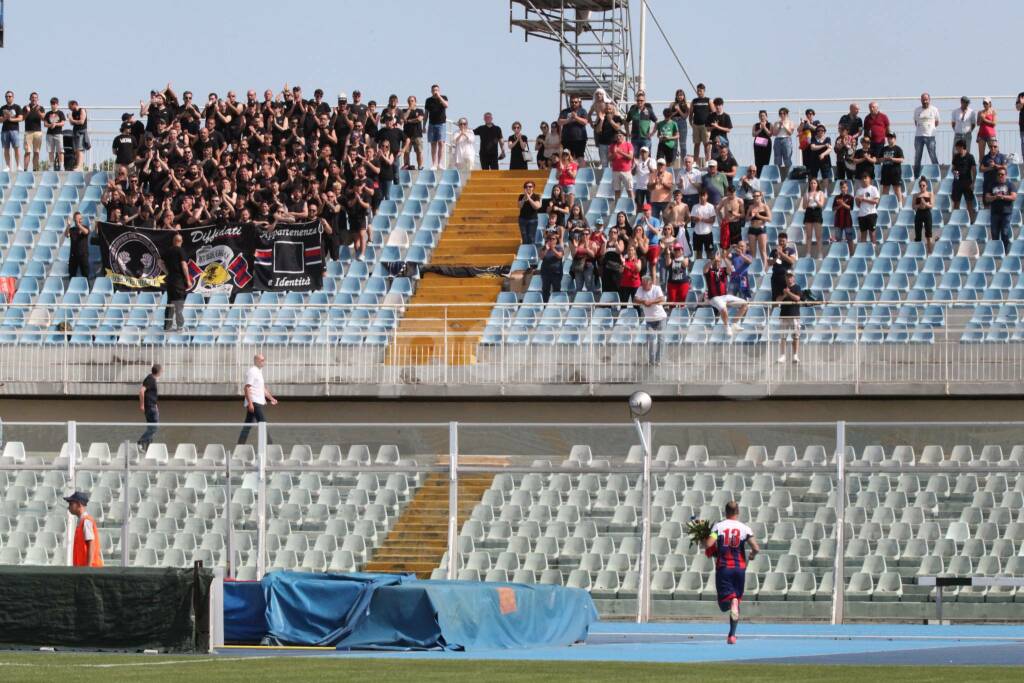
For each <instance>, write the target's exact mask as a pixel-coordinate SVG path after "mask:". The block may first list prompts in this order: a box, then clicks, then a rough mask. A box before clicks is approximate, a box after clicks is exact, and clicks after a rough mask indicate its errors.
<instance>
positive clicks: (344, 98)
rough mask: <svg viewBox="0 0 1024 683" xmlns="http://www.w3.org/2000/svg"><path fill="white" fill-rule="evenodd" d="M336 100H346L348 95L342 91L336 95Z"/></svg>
mask: <svg viewBox="0 0 1024 683" xmlns="http://www.w3.org/2000/svg"><path fill="white" fill-rule="evenodd" d="M338 99H339V100H347V99H348V93H347V92H345V91H344V90H342V91H341V92H340V93H338Z"/></svg>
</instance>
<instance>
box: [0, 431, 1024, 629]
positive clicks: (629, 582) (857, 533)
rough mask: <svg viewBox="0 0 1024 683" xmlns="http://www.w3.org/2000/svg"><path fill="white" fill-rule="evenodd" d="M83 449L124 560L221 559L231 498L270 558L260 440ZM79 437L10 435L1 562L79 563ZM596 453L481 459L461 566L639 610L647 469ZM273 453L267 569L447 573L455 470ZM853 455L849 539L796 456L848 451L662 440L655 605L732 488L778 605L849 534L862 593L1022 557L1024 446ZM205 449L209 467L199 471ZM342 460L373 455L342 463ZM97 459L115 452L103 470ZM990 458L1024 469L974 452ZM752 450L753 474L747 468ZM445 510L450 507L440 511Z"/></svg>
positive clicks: (692, 560)
mask: <svg viewBox="0 0 1024 683" xmlns="http://www.w3.org/2000/svg"><path fill="white" fill-rule="evenodd" d="M79 449H80V451H81V456H82V457H81V459H80V460H79V467H80V468H81V469H80V471H79V472H78V474H77V475H76V481H75V482H74V483H75V486H76V487H78V488H85V489H88V490H91V491H92V502H91V503H90V509H91V510H92V511H93V513H94V514H95V515H96V516H97V518H98V519H99V520H101V521H100V527H101V533H102V538H103V543H104V547H103V554H104V558H105V560H106V561H107V562H108V563H109V564H114V565H116V564H119V563H120V561H121V558H122V556H124V557H125V561H126V562H127V563H128V564H129V566H175V567H183V566H188V565H189V564H190V563H191V562H192V561H193V560H203V561H204V562H207V563H211V562H212V563H215V564H223V563H225V562H226V560H227V558H226V549H227V546H228V541H227V535H228V531H229V530H228V527H227V522H226V507H228V506H230V508H231V516H232V518H233V520H234V523H233V528H232V530H231V531H232V533H233V541H232V542H233V545H234V552H235V557H234V562H235V567H236V572H237V575H238V576H239V578H252V577H254V576H255V572H256V567H257V560H256V554H257V553H256V546H257V538H256V528H257V510H256V507H257V501H258V495H259V486H258V478H257V477H258V475H257V473H256V472H255V471H254V470H253V458H254V451H253V449H252V447H250V446H239V447H236V448H234V450H226V449H225V448H224V447H223V446H221V445H219V444H206V445H204V444H191V443H179V444H177V445H176V446H174V448H173V449H170V448H168V446H167V445H165V444H162V443H154V444H152V445H151V446H150V447H149V449H148V450H147V451H146V453H145V454H144V457H143V458H137V457H136V453H135V451H134V448H133V447H129V451H128V457H129V460H130V463H131V464H132V466H142V467H144V468H149V469H150V471H134V472H131V474H130V475H129V480H128V485H127V487H125V486H123V484H122V476H123V475H122V472H121V471H119V469H120V467H121V466H122V465H123V458H124V452H121V451H118V449H112V448H111V447H110V445H108V444H107V443H103V442H96V443H91V444H89V445H88V446H87V447H86V448H85V449H84V451H82V450H81V447H79ZM70 452H71V451H70V449H69V448H68V447H67V446H66V445H65V446H64V448H63V449H62V453H61V454H60V455H59V456H57V457H56V459H53V458H54V454H45V455H44V454H41V453H36V452H32V451H30V450H26V448H25V445H24V444H23V443H21V442H16V441H10V442H7V443H6V444H5V446H4V449H3V455H2V456H0V466H6V465H20V466H21V467H22V469H20V470H17V471H12V470H5V471H0V501H2V513H0V558H2V561H3V562H4V563H5V564H29V565H31V564H54V565H61V564H64V563H65V561H66V558H65V545H64V544H65V533H66V525H67V515H66V514H65V513H64V512H63V511H62V509H61V505H60V497H61V496H62V495H63V492H65V491H67V490H69V489H70V488H71V486H70V484H71V482H69V481H68V479H67V475H66V471H62V470H60V469H54V468H55V467H56V468H60V467H66V463H67V459H68V455H69V454H70ZM594 452H601V447H600V446H599V445H597V444H594V445H593V446H591V445H586V444H578V445H576V446H573V447H572V449H571V451H570V453H569V454H568V456H567V457H565V459H564V460H561V461H558V460H550V459H549V460H538V461H534V463H533V465H532V469H534V470H535V472H532V473H529V474H508V473H498V474H493V475H490V474H489V475H479V476H477V475H473V479H472V480H471V481H470V482H468V483H463V485H461V486H460V497H461V502H460V511H461V515H460V520H459V523H460V526H459V535H458V538H457V541H456V547H457V548H458V556H457V558H456V566H457V568H458V575H457V578H459V579H468V580H484V581H507V580H511V581H516V582H523V583H556V584H562V585H568V586H576V587H580V588H584V589H586V590H589V591H590V592H591V593H592V595H593V596H594V598H595V599H596V600H598V601H599V603H598V604H599V606H600V607H601V610H602V612H604V613H606V614H626V613H629V612H630V610H632V609H635V608H634V607H633V605H635V601H636V597H637V590H638V585H639V574H638V572H639V563H638V561H639V555H640V547H641V546H640V538H639V536H640V521H639V519H640V515H641V500H640V499H641V493H642V492H641V489H640V486H639V475H637V474H622V473H618V474H617V473H608V472H607V470H608V468H609V465H610V460H609V459H608V458H606V457H595V456H594V455H593V453H594ZM267 455H268V465H270V466H272V467H274V468H275V469H274V470H273V471H272V472H270V473H268V475H267V480H268V481H267V503H268V507H267V520H268V521H267V529H266V548H267V556H266V560H267V565H266V566H267V570H268V571H276V570H279V569H298V570H304V571H323V570H326V569H330V570H337V571H344V570H354V569H370V570H385V571H386V570H391V571H395V570H412V571H418V572H419V573H420V574H421V575H423V576H428V575H429V576H432V577H433V578H445V577H446V576H447V573H446V572H447V556H446V555H444V556H441V557H440V562H438V558H439V555H441V553H443V552H444V548H445V545H446V541H445V539H444V534H445V532H444V530H445V527H446V515H447V507H446V506H447V488H446V487H447V475H440V476H438V475H432V474H425V475H424V474H422V473H419V474H418V473H416V472H414V471H411V470H410V471H409V472H407V473H399V472H395V471H391V472H383V471H378V472H375V471H374V467H375V466H377V467H379V466H398V467H402V466H405V467H410V468H415V462H414V461H412V460H408V459H403V458H402V457H401V454H400V453H399V449H398V447H396V446H394V445H388V444H383V445H380V446H379V447H377V448H372V447H368V446H366V445H358V444H353V445H350V446H347V447H346V446H337V445H324V446H322V447H320V448H319V450H315V449H314V448H312V447H310V446H308V445H303V444H296V445H293V446H291V447H290V448H283V447H281V446H273V445H272V446H268V450H267ZM225 457H230V458H231V462H232V469H233V470H234V471H235V472H236V473H234V474H232V475H231V477H230V479H229V478H227V477H226V475H225V474H224V473H223V471H217V467H216V466H217V465H218V464H222V463H223V462H224V460H223V459H224V458H225ZM641 458H642V451H641V449H640V447H639V446H636V447H633V448H631V449H630V451H629V453H627V454H626V455H625V458H624V460H623V459H621V457H620V458H619V459H617V460H616V462H617V463H618V464H619V465H622V464H626V465H629V464H633V465H638V464H639V462H640V459H641ZM846 458H847V463H848V466H851V467H854V468H856V467H858V466H859V467H862V468H864V469H863V471H862V472H860V473H852V474H848V475H847V477H846V486H847V497H846V515H845V520H843V523H844V524H845V532H844V533H845V537H846V544H845V548H840V549H837V547H836V533H837V526H838V524H839V523H840V520H837V519H836V512H835V509H836V498H837V496H838V495H840V494H839V492H838V490H837V488H836V478H835V475H831V474H822V473H814V474H808V473H806V472H801V468H807V467H819V468H820V467H829V466H832V465H834V458H832V457H831V456H830V455H829V453H828V450H827V448H826V447H825V446H822V445H815V444H810V445H807V446H806V447H804V448H803V449H802V450H798V449H797V448H796V447H794V446H786V445H782V446H778V447H775V448H774V449H770V448H766V447H765V446H760V445H751V446H749V447H747V448H746V451H745V453H742V454H737V455H733V456H717V457H709V453H708V449H707V448H706V447H705V446H703V445H700V444H690V445H683V444H680V445H678V446H677V445H672V444H663V445H661V446H659V447H658V448H657V450H656V455H655V469H654V472H655V474H654V478H653V492H652V495H653V505H652V544H651V557H652V566H651V572H652V574H651V590H652V600H653V602H654V604H655V609H656V610H661V611H660V612H659V613H662V614H666V615H672V614H674V615H677V616H678V615H684V614H689V613H692V609H693V608H694V606H695V605H699V604H703V603H707V602H708V600H711V602H712V603H713V597H714V595H715V591H714V576H713V565H712V563H711V560H710V559H709V558H707V557H705V556H704V554H703V553H702V552H698V551H696V550H695V549H694V548H692V547H689V545H688V539H687V536H686V532H685V525H686V523H687V522H688V521H689V520H690V519H691V518H692V517H701V518H707V519H718V518H720V516H721V512H720V511H721V508H722V506H723V505H724V504H725V502H728V501H729V500H733V499H735V500H737V501H738V502H739V503H740V507H741V518H742V520H743V521H746V522H747V523H748V524H750V525H751V526H752V528H753V529H754V531H755V534H756V535H757V536H758V538H760V539H762V547H763V549H764V552H763V553H762V554H761V555H760V556H759V557H758V558H757V559H756V560H755V561H754V562H753V563H752V565H751V567H750V569H749V571H748V579H747V582H748V583H747V600H748V601H750V602H755V603H757V604H768V605H769V607H770V606H771V605H774V609H776V610H777V611H776V614H778V615H781V616H789V617H800V616H813V615H815V614H816V615H817V616H821V614H820V612H819V613H815V612H814V611H813V610H814V609H819V610H820V609H821V608H825V607H827V605H828V604H829V603H830V602H831V600H832V581H833V575H832V570H833V561H834V558H835V553H836V552H842V553H844V556H845V567H846V577H847V582H846V599H847V601H849V602H869V603H872V604H875V603H900V604H904V605H906V604H908V603H916V604H921V605H923V604H924V603H926V602H928V601H930V600H931V599H933V595H932V593H931V592H930V590H931V589H928V588H922V587H918V586H917V585H916V582H915V577H917V576H919V575H920V576H935V575H957V576H971V575H981V576H991V575H996V574H998V575H1004V576H1016V577H1019V576H1024V563H1021V561H1020V556H1019V552H1020V549H1021V544H1022V543H1024V517H1021V515H1020V511H1021V509H1022V507H1024V505H1022V504H1024V498H1022V496H1024V477H1022V476H1020V474H1019V471H1020V468H1021V467H1022V466H1024V446H1020V445H1017V446H1012V447H1007V448H1004V447H1003V446H1000V445H996V444H991V445H985V446H982V447H979V448H972V447H971V446H969V445H954V446H952V447H946V448H943V446H940V445H936V444H925V445H923V446H920V447H918V448H915V447H914V446H912V445H909V444H904V445H896V446H892V447H891V448H886V447H884V446H882V445H865V446H863V447H861V448H859V449H855V448H853V447H850V448H849V449H848V450H847V453H846ZM111 466H112V467H111ZM203 466H206V467H208V468H209V471H196V470H195V468H197V467H203ZM339 466H343V467H361V469H360V470H359V472H357V473H354V472H336V471H333V470H334V468H337V467H339ZM97 467H99V468H103V467H108V468H109V469H108V470H107V471H102V472H99V471H97V472H90V471H89V469H90V468H97ZM915 467H920V468H931V472H920V473H918V472H915ZM983 467H1005V468H1012V470H1015V471H1016V472H1017V473H1016V474H1014V473H1009V474H1007V473H993V474H987V475H986V474H984V473H981V474H976V473H974V472H972V471H970V470H971V469H972V468H983ZM288 468H297V470H296V471H293V472H289V471H287V470H288ZM298 468H301V471H298ZM318 468H319V471H313V470H316V469H318ZM744 468H746V469H748V470H749V471H750V472H753V473H739V472H736V471H735V470H740V469H744ZM588 469H592V470H594V471H593V472H588ZM602 470H604V472H602ZM871 470H881V471H877V472H875V473H867V472H869V471H871ZM886 470H890V471H886ZM435 477H436V478H435ZM229 485H230V491H231V493H230V494H229V493H228V490H229ZM229 495H230V499H229ZM421 496H422V499H420V497H421ZM126 502H127V506H128V507H127V509H128V513H129V518H128V525H127V530H128V535H127V537H126V538H127V545H125V546H122V544H121V525H122V517H123V510H124V509H125V508H124V506H125V503H126ZM431 510H435V511H437V514H436V515H435V516H434V517H431V516H430V515H431V512H430V511H431ZM417 546H421V547H422V548H423V550H421V551H417V550H416V547H417ZM431 557H432V558H433V560H432V562H433V564H430V562H431V561H430V560H429V558H431ZM431 566H433V567H435V568H434V569H433V571H431V569H430V568H431ZM945 598H946V600H947V602H948V603H954V602H956V603H964V604H965V605H968V607H965V608H964V609H967V610H970V609H972V608H970V607H969V605H971V604H974V603H984V604H990V605H991V604H993V603H1013V602H1015V601H1016V602H1019V601H1021V600H1022V599H1024V595H1022V594H1020V592H1019V591H1017V590H1015V589H1013V588H1006V587H992V588H987V587H965V588H961V589H959V590H957V589H947V591H946V594H945ZM708 604H711V603H708ZM815 606H816V607H815ZM880 609H881V608H880ZM966 614H968V615H970V614H977V612H969V611H968V612H966ZM880 616H884V615H882V614H881V613H880ZM889 616H894V615H889ZM896 616H898V615H896Z"/></svg>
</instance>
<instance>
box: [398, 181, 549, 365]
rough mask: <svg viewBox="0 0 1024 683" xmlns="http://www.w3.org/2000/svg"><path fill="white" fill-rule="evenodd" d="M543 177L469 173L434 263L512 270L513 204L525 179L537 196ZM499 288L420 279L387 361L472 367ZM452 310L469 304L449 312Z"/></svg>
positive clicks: (490, 283) (484, 280)
mask: <svg viewBox="0 0 1024 683" xmlns="http://www.w3.org/2000/svg"><path fill="white" fill-rule="evenodd" d="M547 175H548V173H547V171H474V172H473V173H472V175H470V178H469V180H468V181H467V183H466V186H465V187H464V188H463V190H462V194H461V195H460V196H459V198H458V200H457V201H456V202H455V210H454V211H453V212H452V215H451V217H450V218H449V219H448V222H447V224H446V225H445V229H444V232H442V233H441V240H440V242H439V243H438V245H437V248H436V249H434V253H433V256H432V257H431V264H433V265H442V266H452V267H458V266H468V267H476V268H488V267H495V266H508V265H511V263H512V261H513V260H514V259H515V256H516V252H517V250H518V248H519V244H520V238H519V207H518V206H517V205H516V199H517V198H518V197H519V194H520V193H521V192H522V191H523V183H524V182H526V181H527V180H533V181H534V182H535V183H536V184H537V186H538V187H537V192H538V193H539V192H540V190H542V189H543V186H544V182H545V180H546V178H547ZM501 286H502V278H500V277H486V276H485V277H469V278H460V277H446V276H444V275H439V274H437V273H427V274H426V275H424V277H423V278H422V280H420V283H419V286H418V287H417V289H416V293H415V294H414V295H413V297H412V300H411V301H410V303H411V304H413V306H410V307H409V308H407V309H406V312H405V315H404V316H403V317H402V320H401V322H400V323H399V326H398V341H397V343H396V344H394V346H393V348H392V349H391V354H390V355H389V361H390V362H392V363H395V364H398V365H426V364H429V363H435V362H439V361H444V362H447V363H448V364H449V365H464V364H469V363H473V362H475V360H476V347H477V344H479V342H480V337H481V336H482V335H483V330H484V327H485V326H486V324H487V318H488V316H489V315H490V313H491V309H492V308H493V306H494V303H495V300H496V299H497V297H498V292H500V291H501ZM452 303H458V304H474V305H472V306H469V305H464V306H447V304H452ZM446 347H447V349H448V354H447V357H446V358H445V357H444V356H445V353H444V349H445V348H446Z"/></svg>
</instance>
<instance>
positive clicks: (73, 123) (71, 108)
mask: <svg viewBox="0 0 1024 683" xmlns="http://www.w3.org/2000/svg"><path fill="white" fill-rule="evenodd" d="M69 127H70V128H69ZM22 128H24V131H22ZM65 134H67V139H65ZM44 138H45V139H46V157H45V161H46V163H47V165H48V167H49V168H51V169H54V170H61V169H64V170H81V169H82V168H83V158H84V152H85V151H87V150H89V149H90V148H91V146H92V145H91V143H90V142H89V113H88V112H87V111H86V110H85V108H84V107H81V106H79V104H78V102H77V101H76V100H69V101H68V108H67V113H65V111H64V109H62V108H61V106H60V100H59V99H57V98H56V97H51V98H50V108H49V109H47V108H45V107H44V106H43V105H42V104H40V103H39V93H37V92H33V93H31V94H30V95H29V97H28V103H27V104H25V105H20V104H17V103H16V102H15V100H14V93H13V92H12V91H10V90H8V91H7V92H5V93H4V104H3V106H0V146H2V147H3V150H4V162H5V163H6V165H7V170H8V171H17V170H25V171H28V170H33V171H38V170H40V168H41V167H42V165H43V163H44V161H43V159H44V157H42V153H43V139H44ZM23 153H24V154H23Z"/></svg>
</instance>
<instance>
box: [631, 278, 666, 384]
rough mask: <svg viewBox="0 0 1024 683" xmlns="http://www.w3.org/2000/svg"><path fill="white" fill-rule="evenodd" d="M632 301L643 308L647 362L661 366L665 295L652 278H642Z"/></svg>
mask: <svg viewBox="0 0 1024 683" xmlns="http://www.w3.org/2000/svg"><path fill="white" fill-rule="evenodd" d="M633 301H635V302H636V303H638V304H640V305H641V306H643V307H644V323H645V324H646V325H647V360H648V361H649V362H650V364H651V365H660V364H661V328H662V327H663V326H664V325H665V319H666V318H668V314H667V313H665V309H664V307H662V304H663V303H665V294H664V293H663V292H662V291H661V287H659V286H658V285H656V284H654V278H652V277H651V276H650V275H646V276H644V279H643V285H642V286H641V287H640V289H638V290H636V294H634V295H633Z"/></svg>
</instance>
